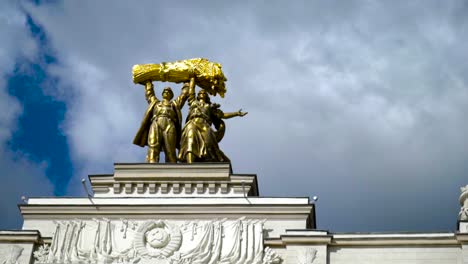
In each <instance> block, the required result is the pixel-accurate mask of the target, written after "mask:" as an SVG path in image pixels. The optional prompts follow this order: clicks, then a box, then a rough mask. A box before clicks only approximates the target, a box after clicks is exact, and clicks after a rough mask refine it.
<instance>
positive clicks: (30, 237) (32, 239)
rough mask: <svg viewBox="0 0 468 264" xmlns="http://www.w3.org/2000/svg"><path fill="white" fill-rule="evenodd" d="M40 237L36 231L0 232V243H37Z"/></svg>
mask: <svg viewBox="0 0 468 264" xmlns="http://www.w3.org/2000/svg"><path fill="white" fill-rule="evenodd" d="M40 237H41V234H40V233H39V231H37V230H17V231H13V230H0V242H15V243H37V242H39V239H40Z"/></svg>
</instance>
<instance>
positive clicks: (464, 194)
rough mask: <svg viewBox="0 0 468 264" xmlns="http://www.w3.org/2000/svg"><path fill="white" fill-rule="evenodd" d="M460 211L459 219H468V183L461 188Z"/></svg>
mask: <svg viewBox="0 0 468 264" xmlns="http://www.w3.org/2000/svg"><path fill="white" fill-rule="evenodd" d="M460 191H461V194H460V199H459V200H460V205H461V209H460V213H459V214H458V219H459V220H462V221H465V220H468V185H466V186H464V187H461V188H460Z"/></svg>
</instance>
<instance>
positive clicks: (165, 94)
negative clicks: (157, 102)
mask: <svg viewBox="0 0 468 264" xmlns="http://www.w3.org/2000/svg"><path fill="white" fill-rule="evenodd" d="M173 97H174V92H172V89H171V87H166V88H164V89H163V91H162V98H163V99H166V100H171V99H172V98H173Z"/></svg>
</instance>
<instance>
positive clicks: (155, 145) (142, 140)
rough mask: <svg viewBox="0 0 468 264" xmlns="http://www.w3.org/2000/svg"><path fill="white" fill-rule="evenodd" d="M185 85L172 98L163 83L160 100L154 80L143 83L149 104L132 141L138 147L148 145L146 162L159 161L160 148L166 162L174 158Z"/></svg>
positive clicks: (171, 93)
mask: <svg viewBox="0 0 468 264" xmlns="http://www.w3.org/2000/svg"><path fill="white" fill-rule="evenodd" d="M187 86H188V85H187V84H185V85H184V86H183V88H182V92H181V94H180V95H179V97H177V99H175V100H172V98H173V97H174V93H173V92H172V89H171V88H170V87H166V88H164V90H163V92H162V100H159V99H158V98H157V97H156V96H155V94H154V88H153V84H152V83H151V82H147V83H146V84H145V95H146V100H147V101H148V103H149V106H148V109H147V110H146V113H145V117H144V118H143V121H142V123H141V126H140V129H139V130H138V132H137V134H136V136H135V139H134V140H133V143H134V144H135V145H138V146H141V147H144V146H145V145H147V146H148V154H147V155H146V162H149V163H158V162H159V154H160V153H161V151H164V155H165V157H166V162H171V163H175V162H177V155H176V148H178V146H179V144H178V143H179V140H180V130H181V129H180V128H181V120H182V115H181V113H180V110H181V109H182V107H183V106H184V104H185V101H186V100H187V93H186V92H187ZM171 100H172V101H171Z"/></svg>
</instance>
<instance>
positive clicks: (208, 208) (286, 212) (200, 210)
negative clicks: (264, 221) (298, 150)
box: [19, 204, 313, 220]
mask: <svg viewBox="0 0 468 264" xmlns="http://www.w3.org/2000/svg"><path fill="white" fill-rule="evenodd" d="M19 208H20V210H21V214H22V215H23V218H24V219H50V218H51V217H52V218H54V219H63V218H77V217H78V218H92V217H96V216H99V215H102V216H106V217H116V218H119V217H121V216H122V215H127V216H131V217H132V218H151V217H152V216H154V215H159V216H161V217H164V218H194V217H198V218H200V217H203V218H210V217H211V218H213V217H221V216H222V217H228V218H230V217H239V215H242V216H246V217H259V216H260V217H267V218H269V219H274V218H278V219H301V220H306V219H308V218H309V217H311V212H312V208H313V205H312V204H309V205H274V204H273V205H265V204H256V205H249V206H246V205H235V204H229V205H220V204H212V205H172V206H171V205H95V206H93V205H35V204H33V205H27V204H24V205H20V206H19Z"/></svg>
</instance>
